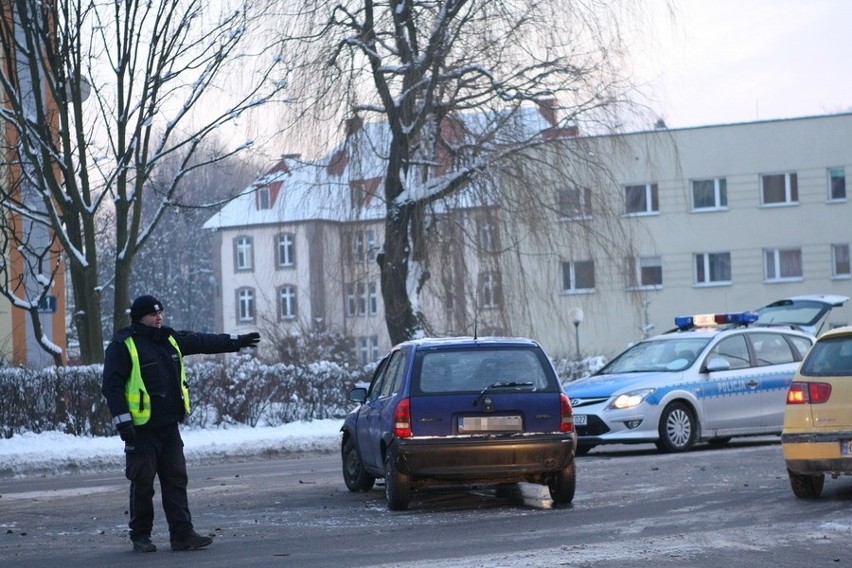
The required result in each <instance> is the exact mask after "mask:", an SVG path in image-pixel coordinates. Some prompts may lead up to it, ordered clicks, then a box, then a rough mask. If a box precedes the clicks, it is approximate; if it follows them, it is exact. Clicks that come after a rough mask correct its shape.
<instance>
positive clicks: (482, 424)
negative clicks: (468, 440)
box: [459, 416, 524, 434]
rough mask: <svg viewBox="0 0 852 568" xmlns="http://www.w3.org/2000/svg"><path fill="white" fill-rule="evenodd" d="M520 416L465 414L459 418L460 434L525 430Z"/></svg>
mask: <svg viewBox="0 0 852 568" xmlns="http://www.w3.org/2000/svg"><path fill="white" fill-rule="evenodd" d="M523 431H524V424H523V421H522V420H521V417H520V416H463V417H461V418H459V434H471V433H482V432H523Z"/></svg>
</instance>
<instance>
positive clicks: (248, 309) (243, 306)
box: [237, 288, 254, 323]
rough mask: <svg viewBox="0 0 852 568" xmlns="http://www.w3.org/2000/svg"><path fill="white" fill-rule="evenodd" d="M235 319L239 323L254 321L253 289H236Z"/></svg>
mask: <svg viewBox="0 0 852 568" xmlns="http://www.w3.org/2000/svg"><path fill="white" fill-rule="evenodd" d="M237 321H239V322H240V323H245V322H253V321H254V290H253V289H252V288H239V289H238V290H237Z"/></svg>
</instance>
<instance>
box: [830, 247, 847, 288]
mask: <svg viewBox="0 0 852 568" xmlns="http://www.w3.org/2000/svg"><path fill="white" fill-rule="evenodd" d="M849 261H850V258H849V243H835V244H833V245H831V277H832V278H833V279H836V280H844V279H849V278H852V270H850V262H849Z"/></svg>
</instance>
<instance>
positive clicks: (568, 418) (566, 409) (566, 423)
mask: <svg viewBox="0 0 852 568" xmlns="http://www.w3.org/2000/svg"><path fill="white" fill-rule="evenodd" d="M559 403H560V406H561V412H560V414H561V415H562V421H561V422H560V423H559V431H560V432H573V431H574V410H573V409H572V408H571V401H570V400H569V399H568V395H567V394H565V393H562V394H561V395H559Z"/></svg>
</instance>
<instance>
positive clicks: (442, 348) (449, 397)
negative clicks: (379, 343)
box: [341, 338, 575, 510]
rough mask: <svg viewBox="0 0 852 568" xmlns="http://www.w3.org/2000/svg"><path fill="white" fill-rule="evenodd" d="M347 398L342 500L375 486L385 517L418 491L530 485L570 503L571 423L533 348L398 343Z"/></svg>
mask: <svg viewBox="0 0 852 568" xmlns="http://www.w3.org/2000/svg"><path fill="white" fill-rule="evenodd" d="M349 398H350V399H351V400H352V401H353V402H357V403H359V406H358V408H356V409H355V410H353V411H352V412H351V413H349V415H348V416H347V417H346V420H345V421H344V423H343V428H342V432H343V438H342V442H341V455H342V458H343V478H344V480H345V482H346V486H347V487H348V488H349V490H350V491H369V490H370V489H372V488H373V485H374V483H375V481H376V478H384V480H385V497H386V499H387V504H388V508H389V509H391V510H403V509H406V508H407V507H408V505H409V502H410V501H411V495H412V492H413V491H417V490H420V489H423V488H426V487H428V486H433V485H438V484H443V485H486V484H496V485H500V484H509V483H517V482H521V481H524V482H531V483H539V484H544V485H547V486H548V488H549V490H550V496H551V498H552V499H553V501H554V502H555V503H556V504H565V503H570V502H571V501H572V500H573V498H574V488H575V472H574V446H575V435H574V422H573V416H572V412H571V404H570V402H569V401H568V397H567V396H566V395H565V394H564V392H563V391H562V387H561V385H560V383H559V380H558V378H557V376H556V372H555V371H554V369H553V366H552V365H551V363H550V361H549V359H548V357H547V355H546V354H545V352H544V350H543V349H542V348H541V346H540V345H539V344H538V343H536V342H534V341H531V340H529V339H519V338H483V339H474V338H452V339H424V340H416V341H409V342H405V343H401V344H399V345H397V346H396V347H394V348H393V349H392V350H391V352H390V353H389V354H388V355H387V356H386V357H385V358H384V359H383V360H382V361H381V363H379V366H378V368H377V369H376V372H375V375H374V376H373V379H372V381H371V383H370V386H369V388H355V389H353V390H352V391H351V392H350V394H349Z"/></svg>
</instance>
